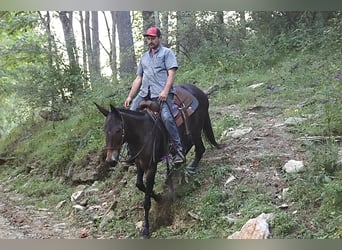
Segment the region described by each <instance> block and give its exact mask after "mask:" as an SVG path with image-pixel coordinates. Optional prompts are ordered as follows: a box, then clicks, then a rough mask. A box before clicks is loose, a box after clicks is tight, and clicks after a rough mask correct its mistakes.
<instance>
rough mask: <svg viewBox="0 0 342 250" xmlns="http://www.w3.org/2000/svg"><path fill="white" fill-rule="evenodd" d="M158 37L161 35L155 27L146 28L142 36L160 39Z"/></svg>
mask: <svg viewBox="0 0 342 250" xmlns="http://www.w3.org/2000/svg"><path fill="white" fill-rule="evenodd" d="M160 35H161V33H160V30H159V29H158V28H157V27H155V26H152V27H150V28H148V29H147V30H146V33H145V34H144V36H157V37H160Z"/></svg>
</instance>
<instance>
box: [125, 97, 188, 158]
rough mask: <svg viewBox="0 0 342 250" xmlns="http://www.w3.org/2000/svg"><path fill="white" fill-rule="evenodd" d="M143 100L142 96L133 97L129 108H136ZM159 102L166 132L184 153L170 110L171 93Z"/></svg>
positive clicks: (171, 103) (171, 102)
mask: <svg viewBox="0 0 342 250" xmlns="http://www.w3.org/2000/svg"><path fill="white" fill-rule="evenodd" d="M143 100H145V98H144V97H141V96H140V95H137V96H136V97H135V98H134V99H133V101H132V104H131V107H130V109H131V110H137V108H138V105H139V103H140V102H141V101H143ZM159 104H160V117H161V119H162V121H163V123H164V125H165V127H166V130H167V132H168V133H169V135H170V137H171V140H172V142H173V143H174V145H175V147H176V149H177V150H178V151H180V152H182V153H184V152H183V146H182V142H181V139H180V137H179V133H178V128H177V124H176V121H175V119H174V118H173V115H172V113H171V110H170V109H171V107H172V105H173V94H169V95H168V97H167V99H166V101H165V102H162V103H160V102H159Z"/></svg>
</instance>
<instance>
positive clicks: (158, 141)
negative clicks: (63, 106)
mask: <svg viewBox="0 0 342 250" xmlns="http://www.w3.org/2000/svg"><path fill="white" fill-rule="evenodd" d="M176 88H178V89H179V90H181V91H183V92H188V93H190V94H191V95H192V96H194V97H195V98H196V99H197V100H198V107H197V109H196V110H195V111H194V112H193V114H192V115H191V116H189V117H188V121H187V123H185V122H183V124H182V125H180V126H179V127H178V129H179V134H180V137H181V141H182V144H183V148H184V150H185V154H187V153H188V152H189V151H190V149H191V148H192V146H194V147H195V157H194V160H193V161H192V163H191V164H190V166H189V168H190V169H193V170H196V169H197V167H198V163H199V161H200V159H201V158H202V155H203V153H204V152H205V147H204V144H203V141H202V132H204V134H205V136H206V138H207V139H208V141H209V142H210V143H211V144H212V145H213V146H214V147H216V148H221V145H220V144H218V143H217V142H216V140H215V136H214V133H213V129H212V125H211V120H210V116H209V110H208V109H209V100H208V97H207V95H206V94H205V93H204V92H203V91H202V90H201V89H199V88H198V87H196V86H194V85H192V84H187V83H184V84H180V85H177V86H176ZM94 104H95V105H96V107H97V109H98V110H99V111H100V112H101V113H102V114H103V115H104V116H105V122H104V133H105V143H106V147H105V149H106V160H105V161H106V162H107V163H108V164H109V165H111V166H113V167H114V166H115V165H116V164H117V163H118V161H119V156H120V150H121V149H122V146H123V144H124V143H127V145H128V149H129V152H130V154H131V155H132V156H131V158H132V159H133V160H134V162H135V165H136V167H137V178H136V187H137V188H138V189H139V190H141V191H142V192H144V193H145V198H144V202H143V207H144V226H143V230H142V236H143V238H148V237H149V234H150V225H149V210H150V208H151V198H153V199H154V200H155V201H156V202H160V201H161V195H160V194H156V193H155V192H154V190H153V186H154V182H155V175H156V171H157V164H158V163H159V162H161V161H162V160H163V159H165V156H167V155H168V153H169V150H170V145H169V136H168V133H167V131H166V128H165V127H164V124H163V122H162V121H161V119H158V117H157V118H155V117H154V115H151V113H150V112H141V111H132V110H128V109H123V108H115V107H114V106H113V105H112V104H110V110H107V109H105V108H104V107H102V106H100V105H98V104H97V103H94ZM166 161H167V162H168V160H166ZM169 171H170V170H169V166H168V164H167V173H168V176H169ZM144 176H145V184H144V181H143V177H144Z"/></svg>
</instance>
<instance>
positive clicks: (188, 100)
mask: <svg viewBox="0 0 342 250" xmlns="http://www.w3.org/2000/svg"><path fill="white" fill-rule="evenodd" d="M197 108H198V100H197V98H196V97H194V96H193V95H192V94H191V93H190V92H189V91H187V90H185V89H183V88H181V87H179V86H176V87H175V95H174V98H173V106H172V107H170V109H171V113H172V115H173V117H174V118H175V121H176V124H177V127H179V126H181V125H182V124H183V123H185V127H186V129H187V131H188V125H187V123H188V118H189V117H190V116H191V115H192V114H193V113H194V112H195V111H196V109H197ZM144 109H145V110H148V111H150V112H153V113H159V111H160V106H159V104H158V103H157V102H155V101H153V100H145V101H142V102H140V103H139V106H138V110H144Z"/></svg>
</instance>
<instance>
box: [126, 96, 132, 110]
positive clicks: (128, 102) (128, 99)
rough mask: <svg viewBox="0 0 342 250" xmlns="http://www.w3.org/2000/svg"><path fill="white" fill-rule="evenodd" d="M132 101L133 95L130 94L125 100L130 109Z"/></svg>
mask: <svg viewBox="0 0 342 250" xmlns="http://www.w3.org/2000/svg"><path fill="white" fill-rule="evenodd" d="M131 102H132V97H130V96H128V97H127V98H126V100H125V108H126V109H128V108H129V106H130V105H131Z"/></svg>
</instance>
